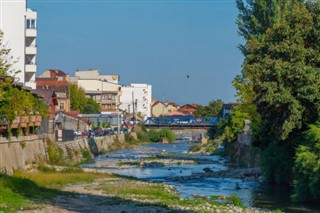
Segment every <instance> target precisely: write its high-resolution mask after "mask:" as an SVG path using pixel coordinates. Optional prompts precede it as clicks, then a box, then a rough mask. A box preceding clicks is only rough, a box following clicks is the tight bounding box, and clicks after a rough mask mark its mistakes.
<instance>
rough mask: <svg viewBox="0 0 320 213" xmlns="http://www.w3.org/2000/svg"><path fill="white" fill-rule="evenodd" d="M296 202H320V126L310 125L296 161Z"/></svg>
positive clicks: (298, 150)
mask: <svg viewBox="0 0 320 213" xmlns="http://www.w3.org/2000/svg"><path fill="white" fill-rule="evenodd" d="M291 197H292V199H293V200H294V201H320V124H319V123H317V124H315V125H310V129H309V130H308V131H307V132H306V133H305V134H304V137H303V143H302V144H301V145H299V146H298V148H297V151H296V156H295V161H294V194H293V195H292V196H291Z"/></svg>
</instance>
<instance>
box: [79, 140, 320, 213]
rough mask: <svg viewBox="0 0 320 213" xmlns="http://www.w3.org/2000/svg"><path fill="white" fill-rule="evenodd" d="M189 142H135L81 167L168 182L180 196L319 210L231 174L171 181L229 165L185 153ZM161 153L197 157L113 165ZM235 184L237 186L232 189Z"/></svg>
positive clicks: (291, 209) (222, 160) (281, 191)
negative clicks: (176, 162) (152, 163)
mask: <svg viewBox="0 0 320 213" xmlns="http://www.w3.org/2000/svg"><path fill="white" fill-rule="evenodd" d="M192 144H193V142H190V141H178V142H176V143H172V144H161V143H153V144H148V145H144V146H139V147H137V148H136V149H120V150H115V151H112V152H108V153H107V154H104V155H100V156H98V157H96V158H94V159H93V163H91V164H83V165H82V167H85V168H96V169H101V170H108V172H112V173H114V174H119V175H125V176H132V177H136V178H138V179H141V180H147V181H154V182H161V183H166V184H170V185H173V186H175V187H176V189H177V190H178V192H179V193H180V196H181V197H190V198H192V195H193V194H199V195H205V196H212V195H224V196H230V195H237V196H238V197H240V198H241V199H242V203H243V204H244V205H246V206H254V207H260V208H267V209H282V210H284V211H285V212H320V205H306V204H304V205H297V204H292V203H290V200H289V198H288V196H289V194H288V192H287V191H286V189H281V188H277V187H270V186H266V185H263V184H260V183H259V182H254V181H243V180H239V179H235V178H201V179H196V180H186V181H183V182H181V181H174V180H172V179H170V180H168V178H172V177H177V176H189V175H191V174H192V173H197V172H204V171H203V169H204V168H206V167H208V168H210V169H211V170H213V171H221V170H227V169H232V168H231V165H232V164H230V162H228V160H227V159H225V158H222V157H220V156H207V155H199V154H188V153H187V151H188V150H189V148H190V146H191V145H192ZM161 153H166V154H173V155H174V156H177V157H192V158H196V159H200V160H201V162H203V163H201V164H196V165H169V166H163V167H154V168H141V167H132V168H117V166H116V164H117V162H119V160H130V159H139V158H145V157H152V156H155V155H159V154H161ZM236 186H239V187H240V189H236Z"/></svg>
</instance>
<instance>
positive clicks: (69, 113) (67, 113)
mask: <svg viewBox="0 0 320 213" xmlns="http://www.w3.org/2000/svg"><path fill="white" fill-rule="evenodd" d="M61 113H62V114H65V115H67V116H70V117H72V118H75V119H78V120H79V121H83V122H85V123H87V124H91V123H92V121H90V120H88V119H86V118H81V117H79V116H78V115H76V114H75V112H74V111H73V112H64V111H61Z"/></svg>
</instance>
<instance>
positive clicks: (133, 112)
mask: <svg viewBox="0 0 320 213" xmlns="http://www.w3.org/2000/svg"><path fill="white" fill-rule="evenodd" d="M134 107H135V105H134V92H133V91H132V115H133V116H132V118H133V125H135V124H136V122H135V120H136V115H135V108H134Z"/></svg>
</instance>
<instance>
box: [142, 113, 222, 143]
mask: <svg viewBox="0 0 320 213" xmlns="http://www.w3.org/2000/svg"><path fill="white" fill-rule="evenodd" d="M217 122H218V120H217V118H205V117H194V116H165V117H164V116H163V117H157V118H154V117H150V118H148V119H147V120H145V121H144V122H143V123H142V124H143V126H144V127H146V128H147V129H154V130H160V129H163V128H169V129H171V130H172V132H173V134H174V135H175V136H176V137H177V138H192V140H195V141H199V142H200V141H201V142H203V139H204V138H205V136H206V135H207V130H208V129H210V128H213V127H216V126H217Z"/></svg>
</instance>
